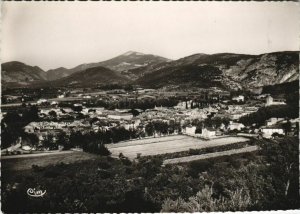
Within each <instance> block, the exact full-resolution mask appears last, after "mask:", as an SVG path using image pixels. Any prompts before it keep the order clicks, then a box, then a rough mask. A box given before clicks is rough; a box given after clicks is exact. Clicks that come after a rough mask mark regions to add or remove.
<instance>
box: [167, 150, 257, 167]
mask: <svg viewBox="0 0 300 214" xmlns="http://www.w3.org/2000/svg"><path fill="white" fill-rule="evenodd" d="M256 150H258V147H257V146H248V147H245V148H241V149H232V150H228V151H223V152H214V153H208V154H203V155H192V156H187V157H181V158H173V159H167V160H164V162H163V165H167V164H177V163H186V162H191V161H196V160H203V159H208V158H215V157H220V156H227V155H233V154H240V153H246V152H253V151H256Z"/></svg>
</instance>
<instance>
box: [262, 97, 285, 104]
mask: <svg viewBox="0 0 300 214" xmlns="http://www.w3.org/2000/svg"><path fill="white" fill-rule="evenodd" d="M285 104H286V103H285V101H284V100H283V99H274V98H273V97H271V96H270V95H269V96H267V98H266V106H272V105H285Z"/></svg>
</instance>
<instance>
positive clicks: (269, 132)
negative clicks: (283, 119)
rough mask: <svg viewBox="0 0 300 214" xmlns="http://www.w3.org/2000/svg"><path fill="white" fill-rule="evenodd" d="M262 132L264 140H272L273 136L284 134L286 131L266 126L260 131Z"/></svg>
mask: <svg viewBox="0 0 300 214" xmlns="http://www.w3.org/2000/svg"><path fill="white" fill-rule="evenodd" d="M260 132H261V133H262V136H263V137H264V138H272V135H273V134H275V133H277V134H280V135H283V134H284V130H283V129H282V128H281V127H279V126H265V127H262V128H261V129H260Z"/></svg>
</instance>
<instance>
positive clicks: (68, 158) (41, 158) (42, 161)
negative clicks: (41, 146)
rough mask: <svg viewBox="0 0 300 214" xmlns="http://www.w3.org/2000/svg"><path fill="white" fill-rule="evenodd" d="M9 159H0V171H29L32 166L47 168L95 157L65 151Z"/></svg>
mask: <svg viewBox="0 0 300 214" xmlns="http://www.w3.org/2000/svg"><path fill="white" fill-rule="evenodd" d="M8 157H11V158H5V159H3V157H2V158H1V170H24V169H30V168H31V167H32V165H38V166H47V165H50V164H57V163H60V162H63V163H65V164H68V163H74V162H76V161H83V160H89V159H94V158H97V157H98V156H97V155H94V154H89V153H86V152H77V151H67V152H57V153H45V154H44V155H20V156H19V155H14V156H8Z"/></svg>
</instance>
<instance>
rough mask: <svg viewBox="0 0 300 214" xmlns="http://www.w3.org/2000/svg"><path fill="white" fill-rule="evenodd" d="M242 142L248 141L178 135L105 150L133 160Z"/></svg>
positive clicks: (109, 147) (123, 144)
mask: <svg viewBox="0 0 300 214" xmlns="http://www.w3.org/2000/svg"><path fill="white" fill-rule="evenodd" d="M244 141H248V139H247V138H244V137H227V138H219V139H212V140H208V141H206V140H201V139H199V138H193V137H189V136H184V135H178V136H168V137H161V138H150V139H149V138H148V139H142V140H135V141H129V142H124V143H118V144H109V145H107V148H108V149H109V150H110V152H111V153H112V156H113V157H117V156H118V155H119V154H120V153H123V155H125V156H126V157H128V158H130V159H134V158H136V156H137V154H139V153H140V154H141V156H151V155H158V154H166V153H175V152H181V151H188V150H189V149H203V148H208V147H215V146H221V145H228V144H233V143H238V142H244Z"/></svg>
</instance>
